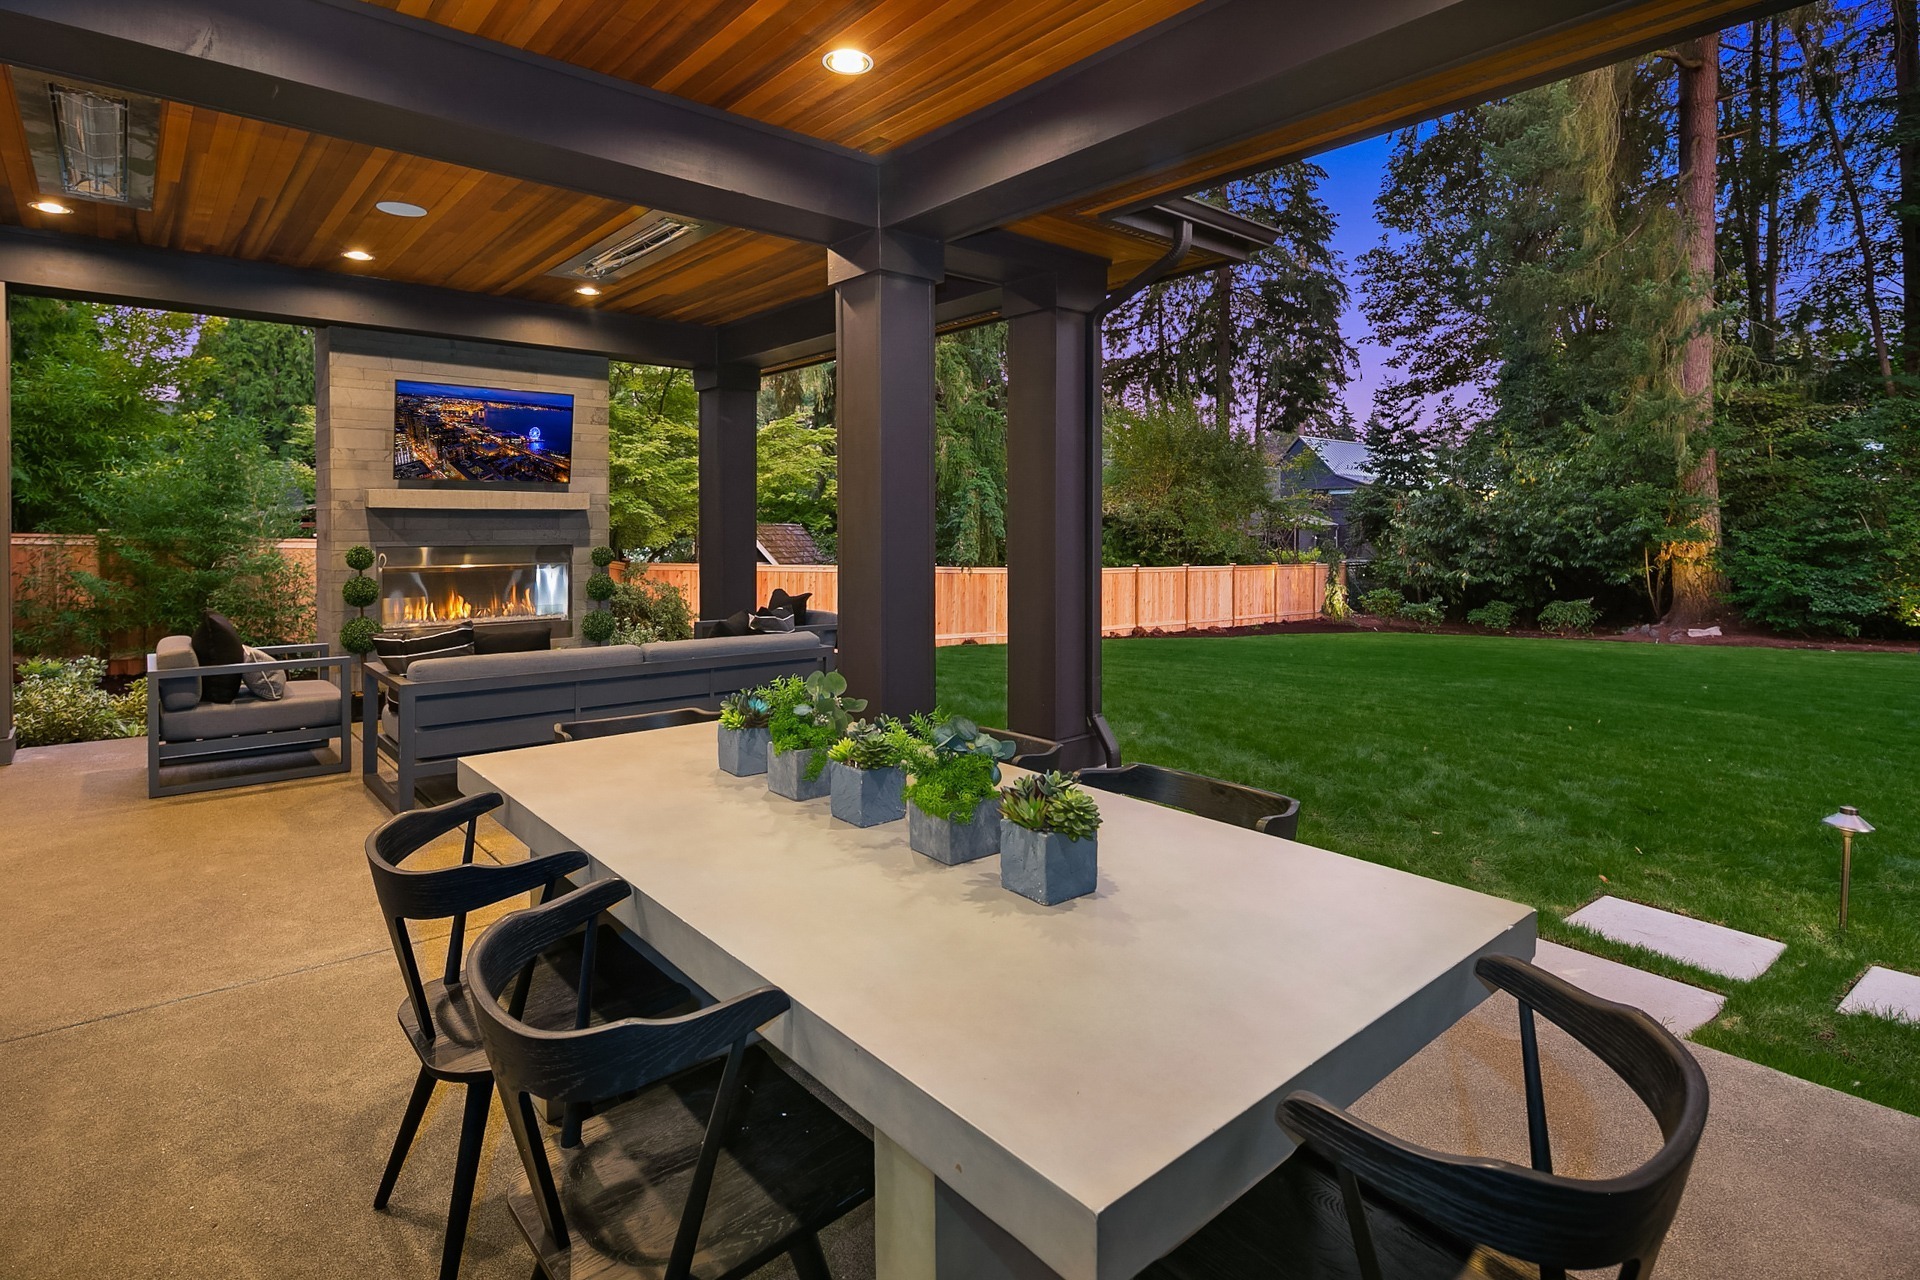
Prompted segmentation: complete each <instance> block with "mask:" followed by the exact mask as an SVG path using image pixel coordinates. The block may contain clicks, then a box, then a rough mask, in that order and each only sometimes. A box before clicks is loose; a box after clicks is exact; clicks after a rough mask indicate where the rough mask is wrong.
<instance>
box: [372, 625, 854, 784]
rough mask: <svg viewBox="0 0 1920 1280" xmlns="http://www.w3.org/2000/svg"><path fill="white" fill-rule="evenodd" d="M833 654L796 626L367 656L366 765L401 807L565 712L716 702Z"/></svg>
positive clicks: (541, 731) (549, 733) (583, 714)
mask: <svg viewBox="0 0 1920 1280" xmlns="http://www.w3.org/2000/svg"><path fill="white" fill-rule="evenodd" d="M832 659H833V649H832V648H831V647H830V646H829V645H827V644H826V643H825V642H824V641H823V640H822V638H821V637H820V636H818V635H816V634H815V633H814V632H812V631H790V632H785V633H782V634H779V635H753V636H738V637H712V638H708V639H699V640H662V641H657V642H655V643H653V644H648V645H629V644H616V645H606V646H604V647H585V648H577V649H542V650H534V651H531V652H525V653H482V654H470V655H464V656H461V657H453V658H430V659H425V660H421V661H416V662H413V663H411V664H409V665H408V667H407V670H406V674H405V675H404V676H397V675H394V674H393V673H392V672H390V671H388V670H387V669H386V668H385V667H383V666H381V665H380V664H379V663H378V662H369V663H367V665H366V669H365V674H364V677H363V694H364V697H363V705H362V708H361V717H362V726H363V733H362V741H363V744H364V745H363V748H362V749H363V751H364V753H365V754H364V755H363V756H362V762H363V763H362V777H363V778H364V779H365V781H366V784H367V787H368V789H369V790H371V791H372V792H373V793H374V794H375V795H377V796H379V797H380V799H381V801H382V802H383V803H385V804H386V806H387V807H388V808H390V809H392V810H394V811H395V812H396V813H397V812H399V811H401V810H403V809H410V808H412V807H413V805H414V803H415V801H416V795H415V789H416V788H417V787H418V786H419V785H420V784H421V783H422V782H423V781H428V780H431V779H435V778H441V777H447V776H449V775H451V774H453V773H454V771H455V769H456V766H457V762H458V760H459V757H461V756H468V755H478V754H480V753H482V752H487V751H506V750H510V749H512V748H514V747H531V746H537V745H540V744H542V743H549V742H552V741H553V726H554V724H555V723H556V722H558V721H562V720H589V719H598V718H601V717H605V716H622V715H630V714H633V713H635V712H640V711H653V710H659V709H661V708H665V707H686V706H705V707H718V706H719V705H720V700H721V699H722V698H724V697H725V696H726V695H727V694H729V693H732V692H734V691H735V690H737V689H749V688H752V687H754V686H755V685H761V684H765V683H766V682H767V681H769V680H771V679H773V678H774V677H775V676H783V675H796V676H805V675H807V674H809V673H811V672H814V671H823V670H826V669H827V668H828V667H829V666H830V665H831V663H832ZM383 699H384V706H383ZM383 760H384V761H385V762H386V764H387V766H389V767H390V768H391V769H392V772H393V779H392V781H389V780H388V778H387V776H386V774H385V773H384V772H383V771H382V761H383Z"/></svg>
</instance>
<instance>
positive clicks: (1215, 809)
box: [1080, 764, 1300, 840]
mask: <svg viewBox="0 0 1920 1280" xmlns="http://www.w3.org/2000/svg"><path fill="white" fill-rule="evenodd" d="M1080 781H1081V782H1083V783H1085V784H1086V785H1087V786H1089V787H1097V788H1099V789H1100V790H1102V791H1114V792H1118V793H1119V794H1121V795H1126V796H1135V797H1138V798H1139V799H1141V800H1151V801H1153V802H1154V803H1155V804H1164V805H1170V806H1172V807H1173V808H1175V809H1185V810H1186V811H1187V812H1189V813H1197V814H1199V815H1200V816H1201V817H1203V818H1212V819H1213V820H1214V821H1215V822H1228V823H1232V824H1233V825H1234V826H1236V827H1245V828H1247V829H1248V830H1249V831H1258V832H1260V833H1261V834H1262V835H1269V836H1279V837H1280V838H1281V839H1283V840H1291V839H1293V835H1294V832H1295V831H1297V830H1299V827H1300V802H1299V801H1298V800H1295V799H1294V798H1293V797H1291V796H1283V795H1281V794H1280V793H1279V792H1277V791H1262V790H1261V789H1260V788H1258V787H1248V786H1243V785H1241V784H1240V783H1238V782H1222V781H1221V780H1220V779H1218V778H1209V777H1207V776H1206V775H1205V774H1200V773H1188V772H1186V771H1185V770H1184V769H1166V768H1162V767H1161V766H1159V765H1157V764H1123V765H1119V766H1117V767H1116V768H1112V769H1082V770H1081V771H1080Z"/></svg>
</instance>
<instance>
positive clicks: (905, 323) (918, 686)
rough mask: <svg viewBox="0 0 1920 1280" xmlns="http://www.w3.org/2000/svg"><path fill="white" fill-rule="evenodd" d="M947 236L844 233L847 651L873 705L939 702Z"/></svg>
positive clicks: (837, 278) (911, 707)
mask: <svg viewBox="0 0 1920 1280" xmlns="http://www.w3.org/2000/svg"><path fill="white" fill-rule="evenodd" d="M942 274H943V266H942V251H941V246H940V245H939V244H938V243H936V242H933V241H929V240H922V239H919V238H918V237H914V236H906V235H901V234H898V233H894V232H873V233H870V234H867V235H863V236H860V237H858V238H857V239H855V240H852V241H846V242H843V243H841V244H838V245H835V246H834V247H833V249H832V251H831V252H830V253H829V254H828V258H827V278H828V280H829V282H830V283H832V285H833V290H834V337H835V346H836V352H837V357H838V364H837V366H836V374H837V377H838V379H839V388H838V391H837V394H836V398H835V414H836V417H837V419H838V425H839V477H840V479H839V488H840V520H839V543H840V556H839V559H840V659H839V667H840V670H841V672H842V673H843V674H844V675H845V676H846V678H847V683H848V685H849V686H850V689H851V692H852V693H853V694H854V695H855V696H857V697H863V698H866V699H867V700H868V702H869V705H870V707H871V709H872V711H874V712H876V713H880V712H884V713H887V714H890V715H906V714H909V713H911V712H914V711H931V710H932V709H933V701H934V676H933V636H934V629H933V590H934V573H933V554H934V513H933V288H934V285H935V284H936V283H938V282H939V280H940V278H941V276H942Z"/></svg>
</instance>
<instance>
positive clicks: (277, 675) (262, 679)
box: [240, 645, 287, 702]
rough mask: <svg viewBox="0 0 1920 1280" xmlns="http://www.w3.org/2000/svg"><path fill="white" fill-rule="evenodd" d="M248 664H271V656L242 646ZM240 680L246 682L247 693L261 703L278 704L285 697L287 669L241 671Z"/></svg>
mask: <svg viewBox="0 0 1920 1280" xmlns="http://www.w3.org/2000/svg"><path fill="white" fill-rule="evenodd" d="M244 648H245V650H246V654H247V661H248V662H272V661H273V655H272V654H270V653H263V652H262V651H260V650H259V649H256V648H254V647H253V646H252V645H246V646H244ZM240 678H241V679H242V680H245V681H246V682H247V692H248V693H250V694H252V695H253V696H254V697H256V698H258V699H260V700H261V701H262V702H278V701H280V699H282V698H284V697H286V696H287V669H286V668H285V667H274V668H272V669H271V670H267V671H243V672H241V673H240Z"/></svg>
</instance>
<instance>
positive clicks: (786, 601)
mask: <svg viewBox="0 0 1920 1280" xmlns="http://www.w3.org/2000/svg"><path fill="white" fill-rule="evenodd" d="M811 599H813V592H811V591H802V592H801V593H800V594H799V595H797V596H790V595H788V594H787V592H786V589H785V588H784V587H775V588H774V589H773V594H772V595H770V596H768V597H767V607H766V608H765V609H764V610H762V612H765V613H790V614H792V615H793V620H794V621H795V622H797V623H799V624H801V625H802V626H805V625H806V623H807V620H808V611H807V601H809V600H811Z"/></svg>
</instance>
